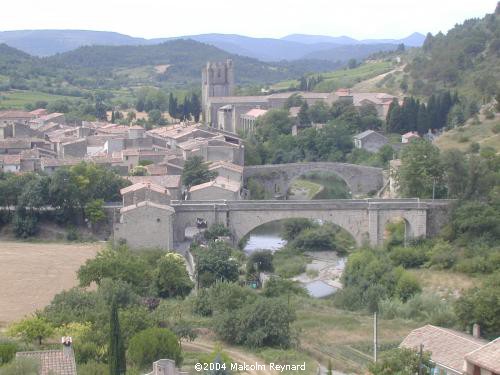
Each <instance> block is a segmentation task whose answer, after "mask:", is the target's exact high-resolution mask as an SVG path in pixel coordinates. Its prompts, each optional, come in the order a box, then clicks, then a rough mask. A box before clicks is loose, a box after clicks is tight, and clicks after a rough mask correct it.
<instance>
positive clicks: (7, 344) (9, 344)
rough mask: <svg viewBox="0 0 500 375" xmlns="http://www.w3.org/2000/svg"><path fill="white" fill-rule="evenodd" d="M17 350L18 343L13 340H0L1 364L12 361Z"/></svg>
mask: <svg viewBox="0 0 500 375" xmlns="http://www.w3.org/2000/svg"><path fill="white" fill-rule="evenodd" d="M16 352H17V344H16V343H14V342H13V341H5V340H1V341H0V366H2V365H4V364H6V363H8V362H10V361H11V360H12V359H13V358H14V356H15V355H16Z"/></svg>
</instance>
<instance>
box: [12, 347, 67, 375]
mask: <svg viewBox="0 0 500 375" xmlns="http://www.w3.org/2000/svg"><path fill="white" fill-rule="evenodd" d="M17 358H30V359H34V360H36V361H37V362H39V364H40V367H39V370H38V371H39V372H38V374H39V375H76V362H75V355H74V353H73V348H72V347H71V345H68V346H66V345H65V346H63V348H62V349H61V350H39V351H34V352H17V353H16V359H17Z"/></svg>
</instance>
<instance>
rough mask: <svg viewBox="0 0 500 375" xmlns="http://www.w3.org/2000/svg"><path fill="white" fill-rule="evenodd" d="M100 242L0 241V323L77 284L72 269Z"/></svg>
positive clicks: (82, 261) (2, 323)
mask: <svg viewBox="0 0 500 375" xmlns="http://www.w3.org/2000/svg"><path fill="white" fill-rule="evenodd" d="M101 248H102V243H91V244H61V243H29V242H10V241H0V285H1V286H2V288H0V327H2V326H4V325H5V324H7V323H9V322H12V321H15V320H19V319H21V318H22V317H24V316H25V315H27V314H30V313H32V312H34V311H35V310H37V309H41V308H43V307H44V306H46V305H47V304H49V303H50V301H51V300H52V298H53V297H54V295H56V294H57V293H59V292H61V291H62V290H65V289H69V288H71V287H73V286H75V285H77V279H76V271H77V270H78V268H79V267H80V266H81V265H82V264H83V263H85V261H86V260H87V259H89V258H93V257H94V256H95V255H96V253H97V252H98V251H99V250H100V249H101Z"/></svg>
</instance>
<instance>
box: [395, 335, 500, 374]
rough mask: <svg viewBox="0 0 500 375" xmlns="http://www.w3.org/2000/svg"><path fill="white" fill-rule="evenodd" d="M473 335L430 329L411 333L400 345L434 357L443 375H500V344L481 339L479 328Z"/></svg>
mask: <svg viewBox="0 0 500 375" xmlns="http://www.w3.org/2000/svg"><path fill="white" fill-rule="evenodd" d="M473 331H474V333H473V335H468V334H466V333H462V332H458V331H455V330H452V329H448V328H441V327H436V326H432V325H426V326H424V327H421V328H417V329H415V330H413V331H412V332H410V334H409V335H408V336H406V338H405V339H404V340H403V342H402V343H401V344H400V345H399V346H400V347H401V348H409V349H415V350H420V347H421V345H422V349H423V350H424V351H428V352H430V353H431V361H432V363H433V364H434V365H435V368H436V370H437V371H440V372H438V373H439V374H443V375H464V374H466V375H498V374H500V342H499V340H498V339H497V340H495V341H493V342H491V343H489V342H488V341H486V340H483V339H481V338H480V332H479V327H478V326H477V325H475V327H474V329H473Z"/></svg>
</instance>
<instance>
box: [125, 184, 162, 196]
mask: <svg viewBox="0 0 500 375" xmlns="http://www.w3.org/2000/svg"><path fill="white" fill-rule="evenodd" d="M141 189H149V190H152V191H156V192H157V193H162V194H168V191H167V189H166V188H165V187H164V186H160V185H156V184H152V183H150V182H138V183H135V184H133V185H130V186H127V187H125V188H123V189H121V190H120V194H121V195H124V194H127V193H130V192H132V191H137V190H141Z"/></svg>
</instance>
